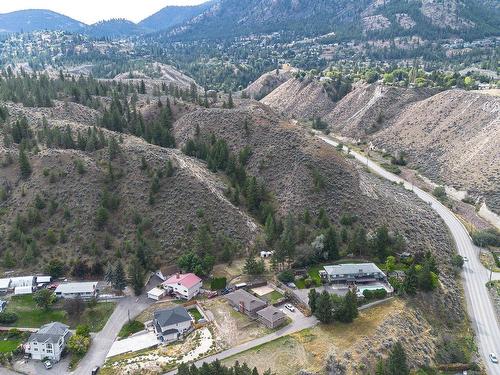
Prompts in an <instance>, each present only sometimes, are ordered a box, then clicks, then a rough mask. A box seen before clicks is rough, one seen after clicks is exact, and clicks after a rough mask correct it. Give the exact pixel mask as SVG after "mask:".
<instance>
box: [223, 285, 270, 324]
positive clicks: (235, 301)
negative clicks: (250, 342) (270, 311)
mask: <svg viewBox="0 0 500 375" xmlns="http://www.w3.org/2000/svg"><path fill="white" fill-rule="evenodd" d="M225 297H226V299H227V300H228V301H229V304H230V305H231V306H233V307H234V308H236V309H238V311H240V312H242V313H244V314H247V315H248V316H250V317H256V313H257V311H259V310H261V309H263V308H264V307H266V306H267V303H266V302H264V301H263V300H261V299H259V298H257V297H255V296H254V295H252V294H250V293H248V292H247V291H246V290H244V289H238V290H235V291H234V292H232V293H229V294H227V295H226V296H225Z"/></svg>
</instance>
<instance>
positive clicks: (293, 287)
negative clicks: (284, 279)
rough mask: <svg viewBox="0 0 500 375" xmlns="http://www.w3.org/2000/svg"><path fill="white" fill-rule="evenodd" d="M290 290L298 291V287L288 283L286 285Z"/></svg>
mask: <svg viewBox="0 0 500 375" xmlns="http://www.w3.org/2000/svg"><path fill="white" fill-rule="evenodd" d="M286 285H287V286H288V287H289V288H292V289H297V285H295V283H288V284H286Z"/></svg>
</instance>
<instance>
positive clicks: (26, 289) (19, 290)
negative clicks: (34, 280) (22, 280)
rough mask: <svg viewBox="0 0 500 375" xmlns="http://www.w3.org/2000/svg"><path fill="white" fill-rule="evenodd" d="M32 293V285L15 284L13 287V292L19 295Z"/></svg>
mask: <svg viewBox="0 0 500 375" xmlns="http://www.w3.org/2000/svg"><path fill="white" fill-rule="evenodd" d="M31 293H33V287H32V286H16V287H15V288H14V294H15V295H16V296H17V295H20V294H31Z"/></svg>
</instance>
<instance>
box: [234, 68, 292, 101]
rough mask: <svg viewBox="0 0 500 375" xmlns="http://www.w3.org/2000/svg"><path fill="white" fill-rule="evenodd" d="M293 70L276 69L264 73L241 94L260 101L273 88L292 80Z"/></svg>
mask: <svg viewBox="0 0 500 375" xmlns="http://www.w3.org/2000/svg"><path fill="white" fill-rule="evenodd" d="M294 71H295V70H294V69H291V68H289V69H276V70H273V71H271V72H268V73H265V74H263V75H262V76H260V77H259V78H258V79H257V80H255V81H254V82H252V83H251V84H250V85H249V86H248V87H247V88H246V89H245V90H244V91H243V92H244V93H245V94H246V95H248V97H250V98H252V99H256V100H260V99H262V98H263V97H265V96H266V95H268V94H269V93H270V92H271V91H273V90H274V89H275V88H277V87H278V86H280V85H281V84H283V83H285V82H286V81H288V80H289V79H290V78H292V74H293V73H294Z"/></svg>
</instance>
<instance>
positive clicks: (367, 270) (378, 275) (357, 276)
mask: <svg viewBox="0 0 500 375" xmlns="http://www.w3.org/2000/svg"><path fill="white" fill-rule="evenodd" d="M323 268H324V269H325V272H326V275H327V278H328V281H330V282H332V283H340V282H343V283H353V282H357V283H364V282H365V283H366V282H373V281H380V280H385V279H386V275H385V274H384V273H383V272H382V271H381V270H380V268H378V267H377V266H376V265H375V264H374V263H347V264H338V265H334V266H325V267H323Z"/></svg>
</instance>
